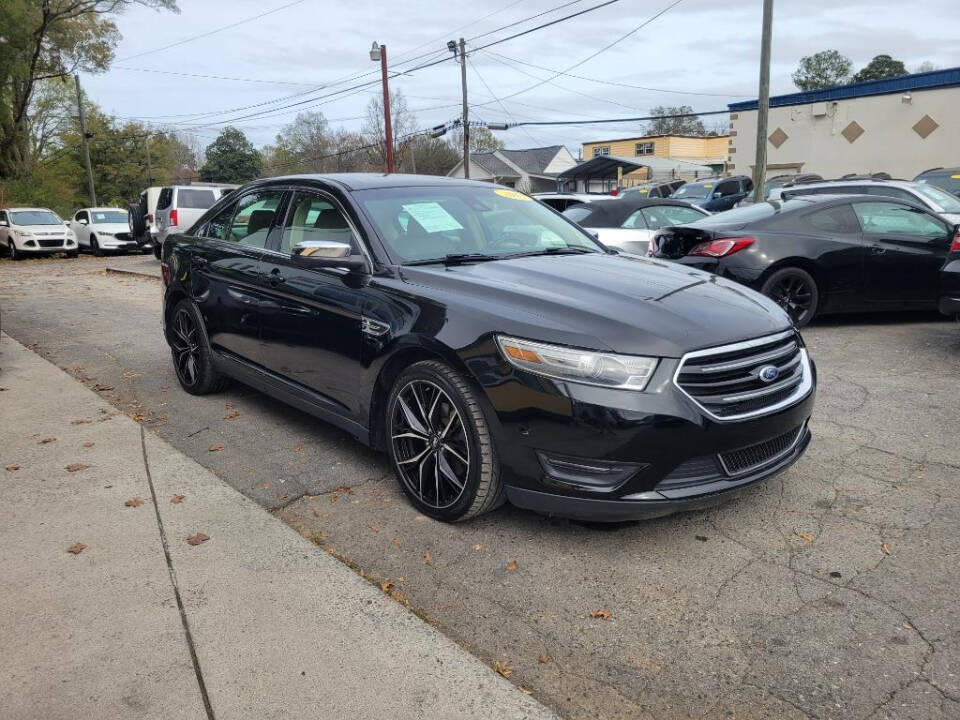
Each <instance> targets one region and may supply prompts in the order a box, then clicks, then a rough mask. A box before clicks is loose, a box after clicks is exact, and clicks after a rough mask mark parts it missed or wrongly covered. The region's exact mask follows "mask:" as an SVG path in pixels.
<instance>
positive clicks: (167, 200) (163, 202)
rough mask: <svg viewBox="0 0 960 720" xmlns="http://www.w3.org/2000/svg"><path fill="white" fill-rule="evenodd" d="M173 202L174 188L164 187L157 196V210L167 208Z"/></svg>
mask: <svg viewBox="0 0 960 720" xmlns="http://www.w3.org/2000/svg"><path fill="white" fill-rule="evenodd" d="M172 204H173V188H163V190H161V191H160V197H158V198H157V210H166V209H167V208H168V207H170V206H171V205H172Z"/></svg>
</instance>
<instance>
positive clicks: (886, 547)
mask: <svg viewBox="0 0 960 720" xmlns="http://www.w3.org/2000/svg"><path fill="white" fill-rule="evenodd" d="M880 552H882V553H883V554H884V555H889V554H890V546H889V545H887V544H886V543H883V544H882V545H880Z"/></svg>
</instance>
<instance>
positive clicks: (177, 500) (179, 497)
mask: <svg viewBox="0 0 960 720" xmlns="http://www.w3.org/2000/svg"><path fill="white" fill-rule="evenodd" d="M185 497H186V495H174V496H173V497H172V498H170V502H172V503H173V504H174V505H179V504H180V503H182V502H183V499H184V498H185Z"/></svg>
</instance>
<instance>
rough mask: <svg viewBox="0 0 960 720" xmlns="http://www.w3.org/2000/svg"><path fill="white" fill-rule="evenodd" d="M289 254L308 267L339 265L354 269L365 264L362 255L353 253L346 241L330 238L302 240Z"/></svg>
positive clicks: (363, 266)
mask: <svg viewBox="0 0 960 720" xmlns="http://www.w3.org/2000/svg"><path fill="white" fill-rule="evenodd" d="M290 256H291V257H292V258H293V259H294V260H295V261H296V262H297V263H299V264H302V265H306V266H309V267H339V268H348V269H350V270H356V269H360V268H365V267H366V266H367V261H366V258H364V257H363V255H354V254H353V248H352V247H351V246H350V245H349V244H348V243H341V242H332V241H330V240H304V241H303V242H298V243H297V244H296V245H294V246H293V249H292V250H291V251H290Z"/></svg>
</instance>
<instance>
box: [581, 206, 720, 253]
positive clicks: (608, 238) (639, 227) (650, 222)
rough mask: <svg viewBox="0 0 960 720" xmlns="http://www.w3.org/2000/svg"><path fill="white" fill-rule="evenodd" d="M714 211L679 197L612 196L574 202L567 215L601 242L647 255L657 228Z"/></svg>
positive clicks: (684, 221) (686, 221)
mask: <svg viewBox="0 0 960 720" xmlns="http://www.w3.org/2000/svg"><path fill="white" fill-rule="evenodd" d="M709 214H710V213H709V212H707V211H706V210H703V209H702V208H698V207H694V206H693V205H690V204H689V203H685V202H680V201H679V200H667V199H665V198H664V199H657V198H652V199H650V200H626V199H625V200H620V199H618V198H609V199H604V200H595V201H594V202H591V203H588V204H584V205H574V206H573V207H570V208H567V209H566V210H564V211H563V215H564V217H566V218H569V219H570V220H572V221H573V222H575V223H577V225H579V226H580V227H582V228H585V229H586V230H589V231H590V232H591V234H593V235H594V236H595V237H596V238H597V239H598V240H599V241H600V242H602V243H603V244H604V245H606V246H608V247H614V248H617V249H618V250H622V251H623V252H626V253H631V254H633V255H645V254H646V252H647V248H648V246H649V245H650V240H651V239H652V238H653V236H654V235H655V234H656V232H657V230H659V229H660V228H664V227H672V226H674V225H685V224H687V223H691V222H695V221H697V220H700V219H702V218H705V217H706V216H707V215H709Z"/></svg>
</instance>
